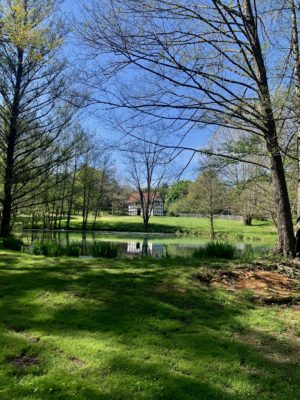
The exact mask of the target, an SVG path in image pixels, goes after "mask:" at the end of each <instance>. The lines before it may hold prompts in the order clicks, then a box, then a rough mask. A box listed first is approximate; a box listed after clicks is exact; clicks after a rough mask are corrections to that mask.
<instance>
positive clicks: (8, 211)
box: [0, 48, 24, 237]
mask: <svg viewBox="0 0 300 400" xmlns="http://www.w3.org/2000/svg"><path fill="white" fill-rule="evenodd" d="M23 57H24V52H23V50H22V49H20V48H18V65H17V71H16V83H15V87H14V99H13V105H12V110H11V116H10V121H9V128H8V129H9V131H8V138H7V149H6V159H5V163H6V165H5V174H4V184H3V186H4V188H3V191H4V196H3V201H2V205H3V210H2V220H1V229H0V236H2V237H7V236H9V235H10V233H11V216H12V203H13V179H14V155H15V154H14V153H15V144H16V139H17V132H18V115H19V108H20V91H21V82H22V77H23Z"/></svg>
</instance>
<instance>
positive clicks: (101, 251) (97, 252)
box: [91, 242, 119, 258]
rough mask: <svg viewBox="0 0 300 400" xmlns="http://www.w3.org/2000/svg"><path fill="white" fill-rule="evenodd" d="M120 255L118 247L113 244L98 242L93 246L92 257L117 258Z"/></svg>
mask: <svg viewBox="0 0 300 400" xmlns="http://www.w3.org/2000/svg"><path fill="white" fill-rule="evenodd" d="M118 254H119V248H118V246H116V245H114V244H112V243H104V242H102V243H101V242H98V243H94V244H93V245H92V246H91V255H92V256H93V257H95V258H101V257H103V258H116V257H117V256H118Z"/></svg>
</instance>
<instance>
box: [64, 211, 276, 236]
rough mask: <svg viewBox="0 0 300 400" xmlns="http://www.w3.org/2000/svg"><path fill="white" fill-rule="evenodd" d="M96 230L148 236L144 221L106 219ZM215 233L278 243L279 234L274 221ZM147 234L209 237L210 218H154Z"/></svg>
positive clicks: (223, 225)
mask: <svg viewBox="0 0 300 400" xmlns="http://www.w3.org/2000/svg"><path fill="white" fill-rule="evenodd" d="M81 223H82V222H81V217H79V216H73V218H72V220H71V228H72V229H80V228H81ZM87 228H88V229H92V228H93V219H92V218H90V219H89V221H88V226H87ZM95 229H96V230H106V231H120V232H144V231H145V229H144V226H143V223H142V218H141V217H135V216H103V217H100V218H98V219H97V223H96V227H95ZM215 231H216V233H217V234H218V235H219V236H220V237H222V236H223V237H224V236H228V237H230V238H233V239H257V240H273V241H274V240H275V237H276V230H275V227H274V224H273V223H272V222H270V221H257V220H254V221H253V225H252V226H245V225H244V224H243V222H242V221H228V220H222V219H216V220H215ZM147 232H161V233H176V232H177V233H183V234H190V235H209V232H210V225H209V219H208V218H192V217H167V216H165V217H151V219H150V225H149V228H148V230H147Z"/></svg>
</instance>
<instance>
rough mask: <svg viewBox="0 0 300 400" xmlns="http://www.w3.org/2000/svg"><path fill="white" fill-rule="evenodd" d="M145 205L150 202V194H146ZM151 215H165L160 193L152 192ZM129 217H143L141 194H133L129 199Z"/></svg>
mask: <svg viewBox="0 0 300 400" xmlns="http://www.w3.org/2000/svg"><path fill="white" fill-rule="evenodd" d="M143 196H144V204H145V203H146V202H147V200H148V194H147V193H144V194H143ZM149 202H150V209H151V212H150V215H159V216H161V215H164V203H163V200H162V198H161V196H160V194H159V193H155V192H151V193H150V196H149ZM127 206H128V215H142V205H141V198H140V194H139V193H132V194H131V195H130V196H129V197H128V199H127Z"/></svg>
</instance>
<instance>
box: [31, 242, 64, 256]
mask: <svg viewBox="0 0 300 400" xmlns="http://www.w3.org/2000/svg"><path fill="white" fill-rule="evenodd" d="M32 251H33V254H35V255H36V256H38V255H43V256H46V257H59V256H62V255H64V253H65V249H64V247H63V246H62V245H61V244H59V243H56V242H55V241H51V242H35V243H34V245H33V249H32Z"/></svg>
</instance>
